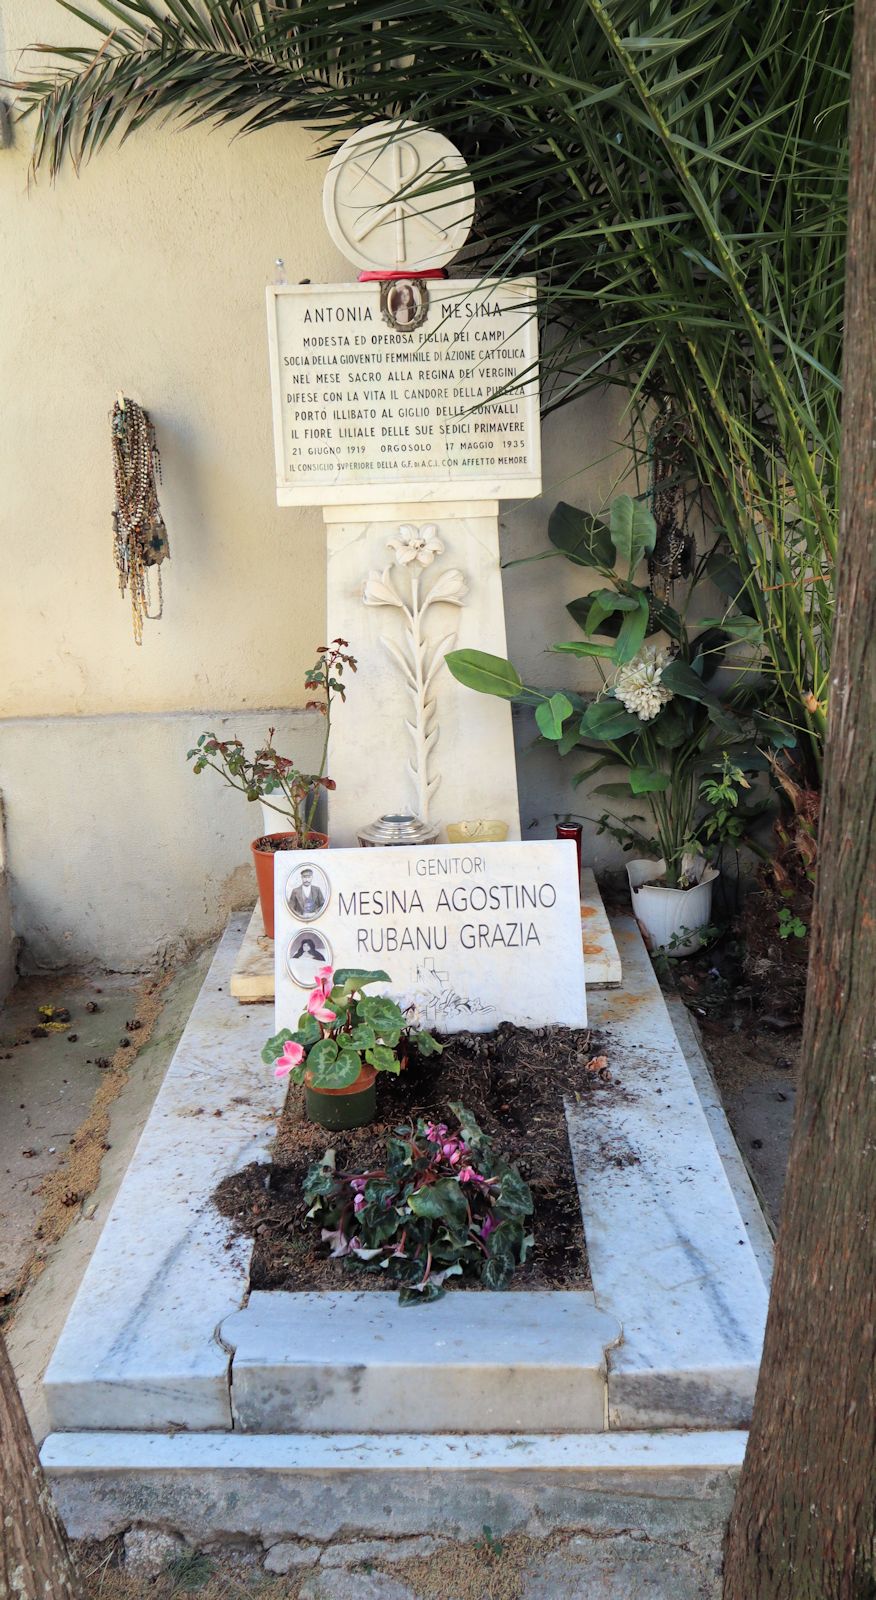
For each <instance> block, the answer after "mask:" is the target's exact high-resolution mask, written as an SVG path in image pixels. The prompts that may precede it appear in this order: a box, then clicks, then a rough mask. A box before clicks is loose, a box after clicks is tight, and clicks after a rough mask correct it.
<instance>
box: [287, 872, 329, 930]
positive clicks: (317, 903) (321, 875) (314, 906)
mask: <svg viewBox="0 0 876 1600" xmlns="http://www.w3.org/2000/svg"><path fill="white" fill-rule="evenodd" d="M330 896H331V885H330V884H329V880H328V876H327V874H326V873H325V872H323V870H322V867H311V866H310V865H305V866H301V867H296V868H295V870H294V871H293V872H290V874H289V876H288V878H287V879H286V904H287V906H288V907H289V910H290V911H291V913H292V915H293V917H296V918H297V919H298V921H299V922H315V921H316V918H317V917H321V916H322V914H323V912H324V910H325V908H326V906H327V905H328V903H329V899H330Z"/></svg>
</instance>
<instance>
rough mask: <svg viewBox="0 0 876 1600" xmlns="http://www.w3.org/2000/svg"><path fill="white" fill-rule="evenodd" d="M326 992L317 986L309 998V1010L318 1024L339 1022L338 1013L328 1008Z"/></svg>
mask: <svg viewBox="0 0 876 1600" xmlns="http://www.w3.org/2000/svg"><path fill="white" fill-rule="evenodd" d="M325 1001H326V996H325V992H324V991H323V990H322V989H321V988H320V987H319V986H318V985H317V987H316V988H315V989H313V990H312V991H311V993H310V995H309V997H308V1001H307V1009H308V1011H309V1013H310V1015H311V1016H312V1017H315V1018H316V1020H317V1022H337V1020H338V1013H337V1012H336V1011H332V1009H331V1007H330V1006H327V1005H326V1003H325Z"/></svg>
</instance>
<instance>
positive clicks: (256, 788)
mask: <svg viewBox="0 0 876 1600" xmlns="http://www.w3.org/2000/svg"><path fill="white" fill-rule="evenodd" d="M346 643H347V641H346V639H335V640H334V641H333V643H332V644H330V645H320V648H319V652H318V655H317V659H316V663H315V665H314V666H312V667H311V668H310V671H309V672H308V674H307V676H306V678H305V680H304V687H305V688H306V689H309V690H311V691H312V690H314V689H316V690H318V691H319V698H318V699H314V700H308V702H307V704H306V707H305V709H306V710H307V711H318V712H320V713H321V715H322V716H323V717H324V718H325V732H324V736H323V741H322V754H321V757H320V763H319V771H318V772H309V773H308V772H302V771H300V769H299V768H298V767H297V766H296V765H295V762H294V761H291V760H289V759H288V758H287V757H286V756H281V755H279V754H278V752H277V751H276V750H275V749H274V744H273V738H274V730H273V728H269V729H268V737H267V742H266V743H265V744H264V745H262V747H261V749H259V750H257V751H256V752H255V755H254V756H248V755H247V753H246V750H245V749H244V746H243V744H242V743H241V741H240V739H219V738H217V736H216V734H215V733H202V734H201V736H200V738H199V740H198V742H197V744H196V745H195V747H194V749H193V750H190V751H189V753H188V760H189V761H193V762H194V767H193V769H192V770H193V771H194V772H196V773H201V772H203V771H204V768H205V767H212V769H213V771H214V772H218V773H219V775H220V777H222V778H224V780H225V782H226V783H228V784H230V785H231V787H232V788H233V789H239V790H240V792H241V794H245V795H246V798H247V800H259V801H261V804H262V808H263V811H264V812H275V813H276V815H277V817H279V818H282V819H283V822H284V827H283V830H282V831H279V830H278V831H277V832H275V833H267V832H266V833H263V834H262V835H261V836H260V837H259V838H258V839H254V840H253V842H252V845H251V846H250V848H251V850H252V857H253V865H254V866H255V872H256V881H257V883H258V890H259V901H260V904H261V908H262V917H263V919H264V924H265V933H266V934H267V935H268V938H269V939H273V937H274V856H275V855H276V853H277V851H279V850H324V849H325V848H326V847H327V845H328V835H327V834H325V833H319V832H318V831H317V830H316V829H315V828H314V822H315V820H316V808H317V806H318V804H319V797H320V794H321V793H322V791H323V790H325V789H333V788H334V787H335V785H334V782H333V780H332V779H331V778H329V777H327V776H326V770H325V769H326V762H327V760H328V747H329V737H330V735H331V724H332V706H333V703H334V700H335V697H336V696H337V698H339V699H341V700H343V699H344V698H345V693H346V691H345V685H344V672H345V671H346V670H349V671H350V672H355V671H356V662H355V660H354V658H353V657H352V656H351V655H347V654H346V653H345V646H346Z"/></svg>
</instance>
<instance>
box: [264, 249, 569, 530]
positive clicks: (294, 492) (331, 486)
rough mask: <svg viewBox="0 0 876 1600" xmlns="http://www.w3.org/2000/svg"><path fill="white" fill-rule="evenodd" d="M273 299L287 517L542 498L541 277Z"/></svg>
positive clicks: (343, 286)
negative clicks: (402, 504) (295, 511)
mask: <svg viewBox="0 0 876 1600" xmlns="http://www.w3.org/2000/svg"><path fill="white" fill-rule="evenodd" d="M267 295H268V339H269V344H270V355H271V387H272V394H273V407H274V449H275V455H276V466H277V501H278V504H279V505H339V504H340V505H345V504H352V503H359V504H374V503H378V502H388V501H399V500H424V499H429V498H432V499H439V500H440V499H444V500H447V499H460V498H461V499H465V500H472V499H481V500H483V499H487V500H489V499H495V498H497V497H500V496H501V494H502V493H505V494H511V495H513V496H514V497H515V498H519V497H525V496H527V495H535V494H538V493H539V491H540V487H541V477H540V472H541V457H540V434H539V409H538V407H539V401H538V378H537V373H538V336H537V327H536V319H535V316H534V314H533V308H534V304H535V281H534V279H531V278H516V279H513V280H511V281H508V282H504V283H492V282H489V281H487V280H474V279H460V278H456V279H448V280H447V281H446V282H439V281H436V280H434V279H421V278H412V279H411V280H410V281H409V282H401V283H398V282H396V283H384V284H383V285H380V284H376V283H337V284H321V285H313V284H306V285H305V284H282V285H278V284H271V285H269V287H268V291H267ZM406 297H409V298H410V301H411V304H410V305H407V304H406V303H405V300H406Z"/></svg>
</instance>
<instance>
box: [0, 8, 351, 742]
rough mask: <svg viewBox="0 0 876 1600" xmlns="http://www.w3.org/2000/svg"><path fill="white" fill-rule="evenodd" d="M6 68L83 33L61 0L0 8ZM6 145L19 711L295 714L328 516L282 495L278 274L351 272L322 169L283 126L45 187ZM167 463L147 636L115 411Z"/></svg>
mask: <svg viewBox="0 0 876 1600" xmlns="http://www.w3.org/2000/svg"><path fill="white" fill-rule="evenodd" d="M0 15H2V36H0V47H2V50H3V57H2V60H3V71H4V74H5V73H6V72H7V71H10V70H12V71H14V70H15V68H16V64H17V61H18V57H19V50H20V47H21V46H23V45H24V44H26V43H28V42H29V41H31V40H33V39H34V38H40V39H51V40H52V42H55V41H60V40H62V39H63V38H65V37H66V38H78V39H79V40H80V41H81V39H82V38H83V34H84V31H85V30H83V27H82V24H80V23H77V22H75V20H74V19H73V18H71V17H69V16H67V15H65V13H64V12H63V11H62V9H61V8H60V6H58V5H56V4H55V3H54V0H0ZM30 138H31V135H30V130H29V127H28V125H27V124H24V125H23V126H19V128H18V130H17V134H16V147H15V148H14V149H13V150H3V151H0V218H2V225H0V284H2V316H0V372H2V375H3V376H2V389H3V399H2V406H0V481H2V493H0V538H2V563H0V586H2V626H0V715H7V716H8V715H16V716H21V715H40V714H43V713H51V714H55V715H57V714H64V713H74V714H76V713H88V712H104V711H119V710H124V711H144V710H159V709H160V710H181V709H186V708H188V707H192V706H204V705H223V706H227V707H229V708H232V709H233V708H235V707H243V706H252V705H272V704H300V703H301V701H302V689H301V679H302V674H303V671H304V669H305V668H306V666H307V665H308V664H309V661H310V659H311V658H312V656H313V654H314V650H315V647H316V646H317V645H318V644H320V643H321V642H322V640H321V637H320V635H321V633H322V627H323V623H322V620H321V619H322V617H323V613H324V554H323V549H324V536H323V532H322V524H321V519H320V515H319V512H318V511H304V510H300V511H299V510H288V509H284V510H280V509H279V508H278V507H277V506H276V504H275V503H274V467H273V457H272V444H271V414H270V394H269V385H268V371H267V353H266V343H265V313H264V285H265V283H266V282H267V281H268V280H269V279H270V278H271V277H273V275H274V268H273V262H274V258H275V257H276V256H277V255H281V256H283V257H285V259H286V263H287V271H288V274H289V278H290V280H291V281H295V280H296V279H298V278H305V277H310V278H313V279H315V280H317V279H323V280H328V281H332V280H335V281H337V280H339V279H341V280H343V279H347V278H351V277H353V276H354V273H353V269H352V268H351V267H350V266H349V264H348V263H346V262H345V261H343V259H342V258H341V257H340V256H339V255H338V254H337V252H336V250H335V249H334V247H333V246H332V245H331V243H330V241H329V239H328V235H327V233H326V231H325V229H324V227H323V224H322V210H321V188H322V179H323V173H324V164H323V163H321V162H317V161H313V160H311V159H310V157H311V156H312V154H313V150H314V141H313V138H312V136H311V135H310V134H308V133H307V132H306V131H304V130H302V129H299V128H297V127H292V126H288V127H284V128H279V129H275V130H271V131H268V132H266V133H263V134H258V135H256V136H254V137H253V138H249V139H238V140H236V141H235V142H231V141H230V138H229V135H228V134H226V133H225V132H219V133H217V132H208V131H206V130H200V129H199V130H196V131H190V132H183V131H181V130H179V129H177V128H175V127H166V128H160V127H158V126H155V127H152V128H149V129H147V130H144V132H143V133H141V134H138V135H137V136H136V137H135V138H133V139H131V140H130V141H129V142H128V143H127V144H125V145H124V146H123V147H121V148H118V147H114V148H113V149H111V150H108V151H105V152H103V153H101V154H100V155H99V156H98V157H97V158H96V159H95V160H94V161H93V162H91V163H90V164H89V166H88V167H87V168H85V169H84V171H83V173H82V175H81V177H78V178H77V177H76V176H75V174H74V173H73V171H72V170H67V171H65V172H64V173H63V174H62V175H61V176H60V177H59V179H58V180H57V182H56V184H55V185H54V186H52V184H51V183H50V181H49V179H48V177H46V176H44V175H42V174H41V175H40V177H39V179H38V181H37V183H36V184H35V185H33V184H32V185H31V186H30V192H28V158H29V146H30ZM119 388H121V389H123V390H124V391H125V392H126V393H128V394H130V395H132V396H133V397H134V399H136V400H139V401H140V403H141V404H142V405H144V406H145V407H146V408H147V410H148V411H149V412H150V414H151V416H152V418H153V421H154V422H155V425H156V428H157V431H158V437H159V444H160V447H161V452H162V461H163V469H164V489H163V493H162V504H163V507H164V512H165V518H166V521H167V525H168V529H169V534H170V545H171V561H170V564H169V566H167V567H166V568H165V572H166V581H165V620H164V621H162V622H160V623H156V624H152V625H147V630H146V639H145V643H144V646H143V648H142V649H140V650H137V649H135V647H134V644H133V641H132V638H131V625H130V616H129V612H128V610H127V608H126V605H125V604H124V603H123V602H122V600H121V598H120V597H119V594H118V589H117V586H116V578H115V571H114V566H113V560H112V536H111V528H110V512H111V507H112V475H111V459H110V444H109V422H108V413H109V411H110V409H111V406H112V403H113V399H114V397H115V392H116V390H117V389H119Z"/></svg>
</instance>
